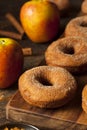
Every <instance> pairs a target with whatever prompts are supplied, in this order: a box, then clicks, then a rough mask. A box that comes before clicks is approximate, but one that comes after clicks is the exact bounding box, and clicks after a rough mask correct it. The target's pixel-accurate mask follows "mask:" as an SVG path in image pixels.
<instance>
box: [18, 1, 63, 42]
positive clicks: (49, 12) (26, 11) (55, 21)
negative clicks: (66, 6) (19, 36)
mask: <svg viewBox="0 0 87 130" xmlns="http://www.w3.org/2000/svg"><path fill="white" fill-rule="evenodd" d="M20 21H21V24H22V26H23V28H24V30H25V33H26V34H27V36H28V37H29V38H30V39H31V40H32V41H33V42H35V43H42V42H48V41H52V40H53V39H54V38H55V37H56V36H57V34H58V32H59V27H60V16H59V10H58V7H57V6H56V4H54V3H53V2H49V1H44V0H37V1H35V0H33V1H28V2H26V3H24V4H23V6H22V7H21V9H20Z"/></svg>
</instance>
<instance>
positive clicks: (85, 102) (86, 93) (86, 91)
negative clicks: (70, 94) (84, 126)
mask: <svg viewBox="0 0 87 130" xmlns="http://www.w3.org/2000/svg"><path fill="white" fill-rule="evenodd" d="M82 108H83V110H84V111H85V112H86V113H87V85H85V87H84V88H83V90H82Z"/></svg>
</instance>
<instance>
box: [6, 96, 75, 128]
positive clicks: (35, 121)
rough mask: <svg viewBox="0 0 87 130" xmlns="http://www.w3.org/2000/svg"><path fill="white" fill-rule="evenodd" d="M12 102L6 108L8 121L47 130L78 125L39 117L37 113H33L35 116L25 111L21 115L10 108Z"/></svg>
mask: <svg viewBox="0 0 87 130" xmlns="http://www.w3.org/2000/svg"><path fill="white" fill-rule="evenodd" d="M13 97H14V96H13ZM10 101H11V100H10ZM10 101H9V102H8V104H7V106H6V108H8V109H6V119H8V120H11V121H16V122H23V123H27V124H32V125H34V126H37V127H40V128H44V129H46V130H47V128H48V129H50V130H54V128H55V130H58V127H62V128H63V129H65V127H66V128H67V125H68V126H71V125H73V124H77V123H75V122H70V121H66V120H60V119H55V118H49V117H48V116H42V115H37V114H35V113H33V114H32V113H29V114H27V113H26V114H25V112H24V111H22V112H21V115H20V111H19V110H16V109H15V108H13V107H11V106H10V107H8V105H9V103H10ZM12 115H14V116H12ZM26 117H27V121H25V120H26ZM44 117H45V118H44ZM43 124H45V125H44V126H43Z"/></svg>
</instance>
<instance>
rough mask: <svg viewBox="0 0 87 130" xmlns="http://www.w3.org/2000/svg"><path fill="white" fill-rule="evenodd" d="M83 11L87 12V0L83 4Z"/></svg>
mask: <svg viewBox="0 0 87 130" xmlns="http://www.w3.org/2000/svg"><path fill="white" fill-rule="evenodd" d="M81 11H82V12H83V13H85V14H87V0H84V1H83V2H82V5H81Z"/></svg>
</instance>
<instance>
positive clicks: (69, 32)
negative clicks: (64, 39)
mask: <svg viewBox="0 0 87 130" xmlns="http://www.w3.org/2000/svg"><path fill="white" fill-rule="evenodd" d="M65 36H80V37H83V38H86V39H87V15H85V16H81V17H77V18H74V19H72V20H71V21H70V22H69V23H68V24H67V26H66V28H65Z"/></svg>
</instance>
